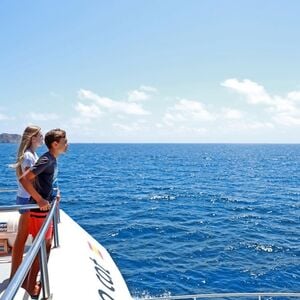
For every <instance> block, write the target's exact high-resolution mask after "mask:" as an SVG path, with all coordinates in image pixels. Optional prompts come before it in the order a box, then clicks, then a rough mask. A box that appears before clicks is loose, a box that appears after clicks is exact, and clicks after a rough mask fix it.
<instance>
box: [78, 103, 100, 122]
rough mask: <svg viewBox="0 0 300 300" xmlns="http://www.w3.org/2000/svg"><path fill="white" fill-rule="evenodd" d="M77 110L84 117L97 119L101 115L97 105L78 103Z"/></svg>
mask: <svg viewBox="0 0 300 300" xmlns="http://www.w3.org/2000/svg"><path fill="white" fill-rule="evenodd" d="M75 110H77V111H78V112H79V113H80V115H81V116H82V117H85V118H88V119H93V118H97V117H99V116H100V115H101V113H102V112H101V110H100V109H99V107H98V106H97V105H95V104H91V105H86V104H83V103H81V102H78V103H77V104H76V106H75Z"/></svg>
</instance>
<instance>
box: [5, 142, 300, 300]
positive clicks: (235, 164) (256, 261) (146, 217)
mask: <svg viewBox="0 0 300 300" xmlns="http://www.w3.org/2000/svg"><path fill="white" fill-rule="evenodd" d="M16 148H17V146H16V145H12V144H1V145H0V153H1V155H0V174H1V175H0V176H1V185H0V190H1V193H0V197H1V199H0V203H1V204H6V205H7V204H14V201H15V192H14V190H15V189H16V181H15V174H14V171H13V170H11V169H10V168H8V167H7V164H9V163H12V162H14V158H15V155H16ZM43 151H45V148H44V149H41V150H40V151H39V153H40V154H41V153H42V152H43ZM59 184H60V188H61V191H62V202H61V207H62V208H63V209H64V210H65V211H66V212H67V213H68V214H69V215H70V216H71V217H72V218H73V219H74V220H76V221H77V222H78V223H79V224H80V225H81V226H82V227H83V228H84V229H85V230H87V231H88V232H89V233H90V234H91V235H92V236H93V237H95V238H96V239H97V240H98V241H99V242H100V243H101V244H103V245H104V246H105V247H106V248H107V249H108V250H109V252H110V253H111V255H112V257H113V259H114V260H115V262H116V263H117V265H118V266H119V268H120V270H121V272H122V274H123V276H124V278H125V280H126V282H127V284H128V287H129V290H130V292H131V293H132V295H133V296H135V297H142V296H161V295H180V294H195V293H212V292H255V291H265V292H267V291H270V292H271V291H273V292H277V291H286V292H287V291H294V292H296V291H297V292H299V291H300V145H279V144H276V145H269V144H265V145H264V144H71V145H70V146H69V150H68V153H66V154H65V155H63V156H62V157H60V158H59Z"/></svg>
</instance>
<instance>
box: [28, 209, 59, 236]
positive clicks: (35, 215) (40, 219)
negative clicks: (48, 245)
mask: <svg viewBox="0 0 300 300" xmlns="http://www.w3.org/2000/svg"><path fill="white" fill-rule="evenodd" d="M47 215H48V212H30V220H29V234H31V235H32V237H33V238H35V237H36V236H37V234H38V232H39V231H40V229H41V227H42V225H43V223H44V221H45V219H46V217H47ZM52 233H53V221H51V223H50V225H49V227H48V229H47V231H46V235H45V239H46V240H50V239H51V238H52Z"/></svg>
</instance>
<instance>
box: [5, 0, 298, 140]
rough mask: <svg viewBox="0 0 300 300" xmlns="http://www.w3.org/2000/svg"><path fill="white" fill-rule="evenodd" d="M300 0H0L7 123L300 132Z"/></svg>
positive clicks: (77, 132)
mask: <svg viewBox="0 0 300 300" xmlns="http://www.w3.org/2000/svg"><path fill="white" fill-rule="evenodd" d="M299 11H300V2H299V1H297V0H288V1H284V0H276V1H271V0H266V1H261V0H251V1H250V0H249V1H240V0H223V1H222V0H203V1H202V0H201V1H200V0H180V1H179V0H163V1H162V0H151V1H149V0H136V1H133V0H126V1H125V0H119V1H114V0H110V1H104V0H103V1H101V0H97V1H96V0H95V1H93V0H89V1H83V0H82V1H76V0H69V1H68V0H66V1H57V0H52V1H47V0H46V1H15V0H10V1H1V3H0V45H1V51H0V87H1V93H0V132H9V133H21V132H22V131H23V129H24V127H25V126H27V125H28V124H37V125H40V126H41V127H42V128H43V130H44V131H47V130H49V129H51V128H55V127H62V128H64V129H66V130H67V132H68V135H69V139H70V141H71V142H196V143H206V142H213V143H217V142H222V143H224V142H230V143H231V142H234V143H299V142H300V76H299V75H300V51H299V49H300V41H299V38H298V36H299V28H300V18H299V16H298V15H299Z"/></svg>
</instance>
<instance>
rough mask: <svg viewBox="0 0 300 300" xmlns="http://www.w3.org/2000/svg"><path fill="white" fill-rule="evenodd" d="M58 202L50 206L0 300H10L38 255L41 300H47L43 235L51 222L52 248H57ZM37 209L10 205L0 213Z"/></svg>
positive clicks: (46, 273) (35, 206)
mask: <svg viewBox="0 0 300 300" xmlns="http://www.w3.org/2000/svg"><path fill="white" fill-rule="evenodd" d="M57 204H58V201H57V200H55V201H53V203H52V205H51V209H50V211H49V213H48V215H47V217H46V219H45V221H44V223H43V225H42V227H41V229H40V231H39V233H38V235H37V236H36V238H35V239H34V241H33V243H32V245H31V247H30V248H29V250H28V252H27V254H26V256H25V258H24V260H23V262H22V263H21V265H20V266H19V268H18V270H17V272H16V273H15V275H14V277H13V279H12V280H11V281H10V283H9V284H8V286H7V288H6V289H5V291H4V293H3V295H2V296H1V298H0V299H1V300H12V299H13V298H14V297H15V295H16V293H17V292H18V290H19V288H20V287H21V285H22V283H23V282H24V280H25V278H26V275H27V273H28V272H29V270H30V268H31V265H32V264H33V261H34V260H35V258H36V256H37V255H38V254H39V261H40V272H41V282H42V292H43V299H48V298H49V297H50V286H49V275H48V265H47V252H46V242H45V234H46V232H47V229H48V227H49V225H50V223H51V221H52V220H53V233H54V248H56V247H58V246H59V239H58V230H57V217H58V211H57V208H58V205H57ZM35 208H38V205H36V204H29V205H11V206H1V207H0V212H4V211H15V210H20V209H35Z"/></svg>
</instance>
